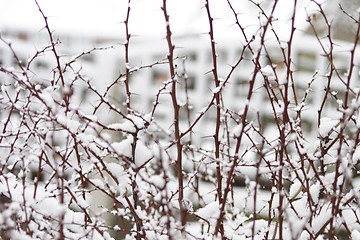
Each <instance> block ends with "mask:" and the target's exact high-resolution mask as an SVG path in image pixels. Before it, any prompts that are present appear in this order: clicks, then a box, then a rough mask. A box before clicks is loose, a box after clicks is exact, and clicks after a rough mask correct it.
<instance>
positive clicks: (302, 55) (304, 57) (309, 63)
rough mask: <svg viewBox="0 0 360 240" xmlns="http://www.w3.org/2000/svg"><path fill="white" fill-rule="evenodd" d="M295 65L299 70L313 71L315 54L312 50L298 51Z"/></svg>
mask: <svg viewBox="0 0 360 240" xmlns="http://www.w3.org/2000/svg"><path fill="white" fill-rule="evenodd" d="M297 67H298V70H299V71H305V72H315V69H316V55H315V53H313V52H299V53H298V58H297Z"/></svg>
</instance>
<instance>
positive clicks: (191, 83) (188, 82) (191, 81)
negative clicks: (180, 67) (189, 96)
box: [180, 74, 196, 90]
mask: <svg viewBox="0 0 360 240" xmlns="http://www.w3.org/2000/svg"><path fill="white" fill-rule="evenodd" d="M180 85H181V86H182V87H183V88H185V86H186V87H187V89H188V90H194V89H195V87H196V79H195V77H194V76H193V75H191V74H189V75H186V76H183V77H182V78H181V79H180Z"/></svg>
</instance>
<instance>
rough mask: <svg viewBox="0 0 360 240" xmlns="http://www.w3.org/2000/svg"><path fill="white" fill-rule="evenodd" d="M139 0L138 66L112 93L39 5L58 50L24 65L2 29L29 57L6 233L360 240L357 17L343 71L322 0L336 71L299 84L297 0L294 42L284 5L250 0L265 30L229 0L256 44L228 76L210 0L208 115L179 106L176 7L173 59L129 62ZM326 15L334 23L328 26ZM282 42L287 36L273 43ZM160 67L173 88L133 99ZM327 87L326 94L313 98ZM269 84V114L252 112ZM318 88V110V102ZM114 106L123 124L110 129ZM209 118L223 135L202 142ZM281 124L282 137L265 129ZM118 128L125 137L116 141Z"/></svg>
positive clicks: (21, 79)
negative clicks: (69, 51)
mask: <svg viewBox="0 0 360 240" xmlns="http://www.w3.org/2000/svg"><path fill="white" fill-rule="evenodd" d="M128 2H129V7H128V11H127V17H126V19H125V21H124V26H125V36H124V37H125V40H126V41H125V43H124V44H123V50H124V51H123V59H124V64H125V65H126V68H125V69H123V71H122V72H121V73H120V75H119V77H118V78H117V79H115V80H113V81H112V82H111V83H110V84H109V85H107V87H106V88H105V90H104V91H102V90H101V91H100V90H97V88H96V87H95V86H94V85H93V83H92V82H91V81H90V80H88V78H86V77H85V76H83V75H82V72H81V71H77V70H76V69H77V68H75V67H73V66H74V65H75V64H76V63H77V60H78V58H80V57H81V56H82V55H91V54H93V51H97V50H99V49H93V50H90V51H89V52H86V53H85V52H84V53H82V54H80V55H79V56H78V57H77V58H74V59H72V60H69V61H67V60H66V58H65V57H63V56H62V55H61V54H59V53H58V47H59V44H61V43H60V41H61V39H60V41H58V40H57V39H55V37H54V35H53V31H52V29H51V26H49V24H48V21H47V20H48V18H47V17H46V13H45V12H43V11H42V9H41V6H39V5H38V3H37V2H36V1H35V2H34V4H37V6H38V8H39V11H40V14H42V16H43V18H44V26H45V27H44V29H43V30H42V31H47V32H48V37H49V39H50V44H49V45H48V46H46V47H44V48H43V49H42V50H38V51H37V52H36V54H35V55H34V56H33V57H32V58H30V60H29V61H28V62H26V63H24V62H21V60H20V58H19V57H18V56H17V49H16V48H15V47H13V45H12V44H11V39H7V38H5V37H1V40H2V48H7V49H9V50H10V51H11V52H12V57H13V59H14V62H16V66H15V68H10V67H8V66H0V71H1V96H0V101H1V104H0V108H1V123H0V127H1V135H0V149H1V158H0V159H1V161H0V167H1V171H0V194H1V196H0V204H1V205H0V209H1V213H0V236H1V238H2V239H112V237H113V238H125V239H177V238H178V239H179V238H180V239H319V238H320V237H323V238H328V239H335V238H337V237H339V235H341V234H342V235H343V236H352V238H354V239H357V238H359V236H360V233H359V231H358V230H359V227H360V222H359V210H358V206H359V204H360V199H359V197H360V196H359V186H358V184H357V182H356V181H355V180H356V176H357V175H358V167H359V160H360V149H359V147H358V146H359V134H360V121H359V119H358V116H359V114H360V112H359V106H360V99H359V90H358V89H357V88H355V87H354V86H356V83H354V82H352V81H354V80H353V79H355V77H356V75H357V72H356V71H358V66H357V65H356V64H357V62H356V56H357V55H356V52H357V46H358V45H357V42H358V37H357V36H358V31H359V27H358V26H360V25H359V20H358V16H353V15H351V14H349V13H347V12H346V11H345V10H343V9H342V8H341V6H340V8H339V9H340V10H343V11H340V14H343V15H344V16H345V17H346V18H347V19H348V20H349V21H350V22H351V24H352V25H354V26H356V28H355V29H357V32H356V34H354V39H351V43H349V44H348V45H349V46H350V49H345V50H344V51H343V52H344V53H343V54H344V55H346V56H348V59H349V60H348V61H347V62H346V66H347V74H346V75H344V74H342V73H340V72H339V70H338V68H337V66H336V63H335V61H334V58H335V49H336V48H337V47H338V46H337V44H336V41H335V40H334V39H333V38H332V31H335V30H333V29H332V25H331V19H330V17H328V16H327V13H326V12H325V10H324V9H323V5H321V4H318V3H316V2H312V4H313V5H315V6H316V11H315V13H311V14H310V13H309V14H308V16H307V17H308V19H307V20H308V23H309V29H313V30H314V32H315V33H314V34H313V40H314V41H313V42H315V43H316V45H317V46H318V49H320V51H321V55H322V57H323V58H324V59H326V60H327V65H326V66H325V71H322V72H321V71H316V72H315V71H314V72H313V73H312V77H311V78H309V79H306V80H305V81H306V82H307V85H306V87H305V88H300V87H299V88H297V86H298V82H297V81H300V80H298V79H297V75H296V71H295V69H294V58H295V56H293V51H292V49H293V46H294V41H296V38H297V37H298V35H297V34H296V33H297V30H296V28H295V19H296V14H297V10H296V6H297V4H298V3H297V1H296V0H295V1H294V6H293V9H292V10H291V11H290V12H291V13H292V15H291V17H290V18H289V23H290V24H289V25H288V28H289V29H288V30H289V34H288V36H287V38H286V40H285V41H284V40H283V39H280V37H279V36H278V35H277V32H276V30H277V29H276V27H275V26H274V23H276V18H275V17H274V12H275V11H277V8H280V7H279V6H278V1H273V3H272V5H271V6H269V4H268V2H265V3H266V4H267V5H266V6H263V5H261V4H258V3H256V2H253V1H251V0H249V1H248V2H250V3H251V4H252V5H253V6H254V7H255V8H256V9H257V10H258V19H259V24H258V27H257V31H255V32H254V33H253V34H248V33H247V31H246V30H247V29H246V28H247V26H246V25H244V24H243V23H242V22H241V20H240V14H239V12H237V10H236V7H235V5H234V4H233V1H224V2H225V3H226V4H227V7H228V8H229V10H231V12H232V13H233V16H232V17H233V19H234V24H235V26H237V28H238V30H239V33H241V34H242V36H241V37H242V38H243V42H244V44H243V49H242V51H241V52H239V53H238V54H239V55H238V56H237V61H236V62H235V64H234V65H232V66H231V68H230V71H229V72H228V73H227V75H226V77H225V78H223V79H220V77H219V64H218V58H217V47H218V45H217V44H216V37H215V35H214V31H215V30H214V25H213V23H214V21H216V20H215V19H214V18H213V17H212V10H213V9H214V7H215V4H216V3H215V2H214V3H213V2H211V1H208V0H206V1H204V5H203V8H202V10H203V11H204V12H205V13H206V16H207V22H208V26H207V27H208V29H209V32H208V44H209V48H210V49H211V62H212V64H211V66H209V69H210V71H209V73H208V74H207V76H208V75H211V78H212V81H213V85H212V86H214V87H213V88H214V89H213V90H212V91H211V95H210V96H209V98H208V99H204V102H203V106H204V108H203V110H201V111H199V112H197V113H196V115H195V114H193V112H191V104H190V102H189V99H188V98H185V104H182V105H181V106H180V104H179V102H180V101H179V94H182V95H184V93H181V92H180V91H185V95H186V96H188V95H187V87H185V88H184V87H183V86H182V88H180V87H179V86H180V82H181V84H182V85H183V84H184V82H185V85H186V74H184V73H182V74H180V72H179V69H180V67H179V66H181V64H182V58H181V56H178V55H177V48H176V47H175V46H174V43H173V42H174V39H173V36H172V28H171V27H172V26H171V24H169V22H171V21H170V20H171V16H169V13H168V7H169V6H167V1H166V0H163V2H162V7H161V10H162V14H163V17H164V22H166V23H167V24H166V28H165V29H164V33H165V34H166V43H167V46H166V47H167V49H168V51H167V57H166V59H165V60H162V61H158V62H154V64H152V65H148V66H137V67H136V68H131V67H129V66H130V65H131V63H129V61H130V60H129V59H130V56H131V52H130V48H129V46H130V45H131V39H132V38H133V37H132V35H131V28H129V26H130V25H129V21H130V20H132V19H131V10H132V8H131V7H130V6H131V4H130V3H131V0H129V1H128ZM213 4H214V6H213ZM315 18H316V21H318V22H319V21H320V22H322V23H323V25H324V26H325V28H324V29H323V33H321V34H320V33H319V32H318V31H317V29H316V26H315V24H314V21H315ZM134 21H135V20H134ZM269 38H270V39H273V40H275V41H272V43H271V46H269V45H267V42H268V39H269ZM274 48H275V49H277V50H276V51H277V52H278V53H279V54H278V55H279V56H280V60H279V59H277V63H276V64H275V63H274V62H273V57H272V55H271V51H274ZM101 51H105V52H106V51H107V50H106V49H102V50H101ZM246 52H248V53H250V56H251V57H250V59H246V56H245V55H246V54H245V53H246ZM45 53H51V54H52V56H53V57H52V60H53V61H52V63H53V64H54V66H55V67H54V68H53V70H52V71H53V77H52V78H51V79H46V80H43V81H42V82H39V81H36V80H35V79H36V72H33V70H32V65H33V63H34V61H36V59H37V58H39V57H41V56H42V55H43V54H45ZM245 60H248V61H249V62H250V66H251V68H252V71H251V74H250V76H249V81H248V83H247V85H246V87H247V89H245V92H246V93H247V94H246V96H245V97H244V98H241V99H232V101H239V104H240V103H241V104H242V105H243V106H244V107H243V108H241V109H240V110H234V109H231V108H229V107H228V105H227V104H228V102H227V100H226V99H225V98H224V96H225V91H226V89H227V88H229V87H231V86H233V85H231V83H232V81H233V79H234V72H236V70H238V69H240V71H241V67H242V66H243V65H242V62H244V61H245ZM264 60H265V61H264ZM185 62H186V60H185ZM160 64H162V65H164V64H166V66H167V67H168V74H169V76H170V78H169V80H168V81H165V82H163V85H162V86H160V88H159V90H158V92H157V94H156V95H155V96H154V99H155V100H154V104H153V106H152V108H151V109H149V111H148V112H146V113H143V112H139V111H137V109H136V108H134V107H133V97H134V95H133V92H134V91H135V90H134V89H132V88H131V87H132V85H131V82H130V78H131V76H132V75H133V74H138V73H141V71H143V70H145V69H149V68H151V67H153V66H156V65H160ZM280 65H281V66H282V67H279V66H280ZM334 81H337V82H338V83H339V82H340V85H341V89H342V94H337V92H336V91H338V90H336V91H335V90H334V89H333V82H334ZM319 82H320V85H321V86H322V87H323V91H322V92H321V93H320V94H319V93H314V92H312V91H311V89H312V87H313V86H315V85H316V84H319ZM80 86H82V87H84V86H85V88H86V91H88V92H89V93H90V94H89V95H91V96H92V97H91V103H90V104H89V102H87V103H84V102H81V101H79V95H80V94H81V91H80ZM114 89H116V91H118V92H121V94H123V96H124V98H123V100H122V102H121V104H115V103H114V102H113V101H112V93H113V92H114V91H115V90H114ZM183 89H184V90H183ZM259 92H260V93H261V94H262V98H263V101H264V108H268V109H267V110H266V111H267V112H270V114H268V115H266V114H265V112H264V111H265V110H264V109H254V107H253V106H252V104H253V103H254V101H253V98H255V97H254V95H255V93H259ZM315 94H317V96H318V99H320V101H319V104H318V105H316V104H313V103H311V102H310V101H308V99H310V98H311V97H314V95H315ZM163 95H165V96H167V97H168V99H170V101H171V106H172V107H171V109H169V114H172V116H173V117H172V119H173V121H172V123H171V126H170V128H168V127H169V126H163V125H162V123H161V121H160V120H158V119H157V118H156V112H157V108H158V106H159V105H161V99H162V98H161V97H160V96H163ZM190 100H191V99H190ZM334 102H335V103H336V104H337V105H336V106H334V104H331V103H334ZM182 109H185V110H186V111H185V112H187V114H185V115H187V116H188V117H187V120H186V121H187V125H184V124H181V121H183V120H181V117H183V116H181V114H184V112H182ZM309 109H310V110H311V109H312V112H313V113H315V115H316V117H315V121H314V123H313V125H314V126H315V130H314V129H313V132H315V134H309V133H307V132H306V131H305V126H306V121H305V120H306V117H305V116H304V115H305V113H306V111H307V110H309ZM103 114H106V115H108V116H112V117H113V119H117V121H116V122H115V123H112V124H108V123H107V122H106V121H104V120H103V118H102V115H103ZM210 114H213V116H212V118H210V119H212V121H214V122H213V124H214V129H211V132H212V133H211V137H206V136H201V137H200V143H199V144H197V142H196V141H193V138H194V137H195V136H194V135H193V131H194V129H195V128H197V127H199V124H201V121H202V120H203V119H204V118H206V117H208V115H210ZM264 119H265V120H264ZM269 124H271V125H272V128H271V129H272V131H271V134H269V132H266V131H265V125H269ZM169 130H170V131H169ZM119 134H120V138H119V139H117V140H114V138H113V137H112V136H114V135H117V136H119ZM209 139H210V141H209ZM201 141H207V143H208V144H207V145H206V146H205V145H202V144H201ZM209 142H210V143H211V144H209ZM249 171H251V173H252V174H250V173H249ZM99 198H101V199H106V204H103V205H101V204H98V203H97V202H98V199H99Z"/></svg>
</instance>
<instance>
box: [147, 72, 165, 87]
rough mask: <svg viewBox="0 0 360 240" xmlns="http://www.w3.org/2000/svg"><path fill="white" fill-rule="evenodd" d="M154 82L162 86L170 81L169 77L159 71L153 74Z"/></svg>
mask: <svg viewBox="0 0 360 240" xmlns="http://www.w3.org/2000/svg"><path fill="white" fill-rule="evenodd" d="M151 79H152V82H153V83H154V84H156V85H162V83H163V82H165V81H167V80H168V79H169V76H168V75H167V74H166V73H164V72H162V71H158V70H154V71H153V72H152V78H151Z"/></svg>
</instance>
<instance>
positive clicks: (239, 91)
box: [234, 77, 249, 98]
mask: <svg viewBox="0 0 360 240" xmlns="http://www.w3.org/2000/svg"><path fill="white" fill-rule="evenodd" d="M248 91H249V81H248V80H246V79H245V78H241V77H239V78H237V79H236V80H235V87H234V96H236V97H243V98H246V97H247V94H248Z"/></svg>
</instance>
